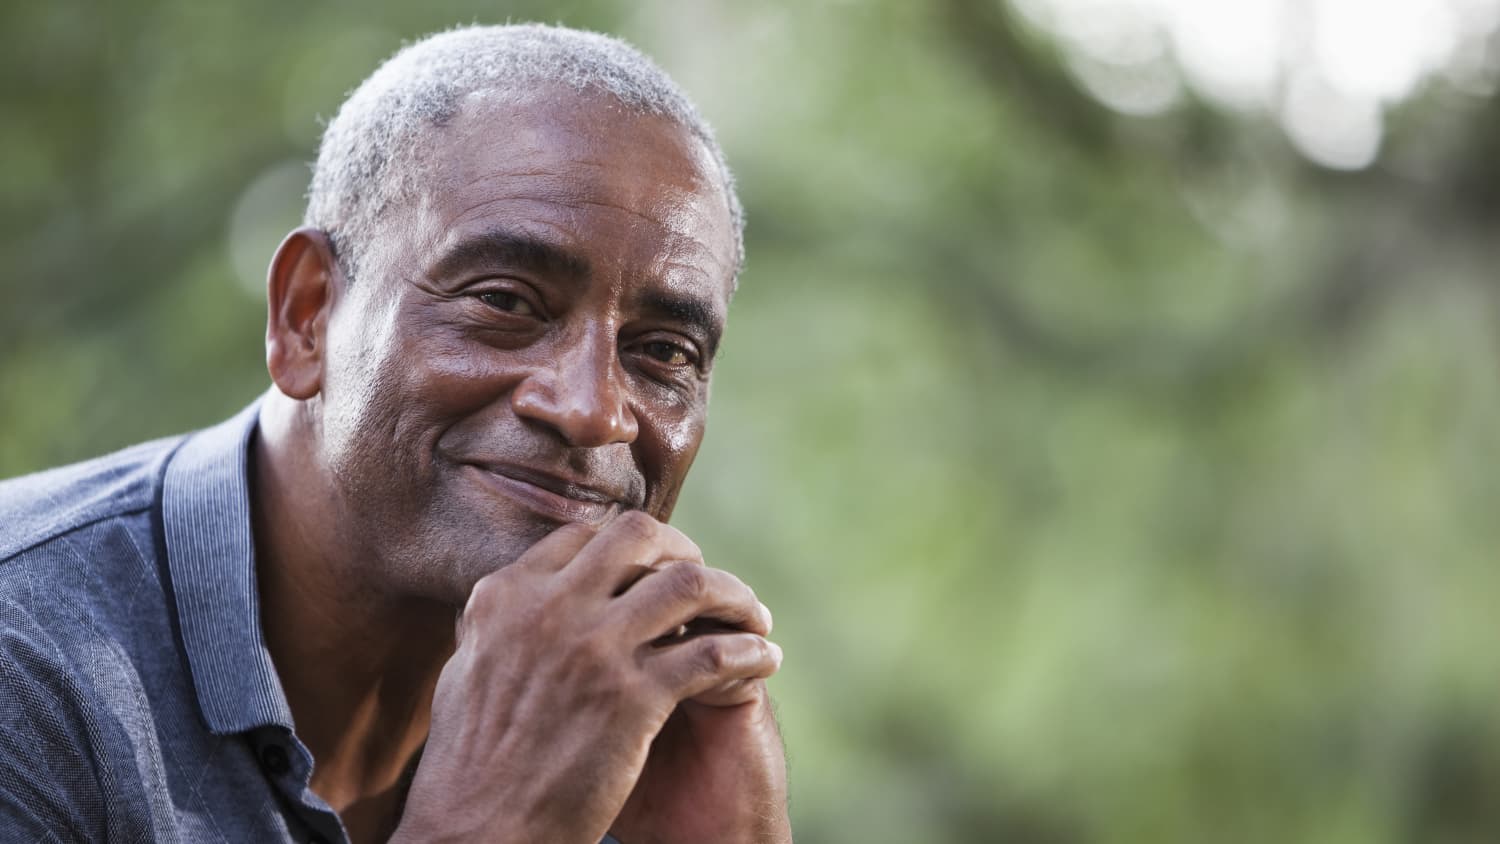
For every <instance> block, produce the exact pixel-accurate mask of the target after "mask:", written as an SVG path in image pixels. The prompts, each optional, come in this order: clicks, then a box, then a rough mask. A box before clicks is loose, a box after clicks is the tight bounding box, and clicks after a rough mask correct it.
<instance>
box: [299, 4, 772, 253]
mask: <svg viewBox="0 0 1500 844" xmlns="http://www.w3.org/2000/svg"><path fill="white" fill-rule="evenodd" d="M549 84H550V85H566V86H568V87H571V88H572V89H574V90H576V91H579V92H583V91H586V90H591V91H596V92H600V93H604V94H607V95H609V96H611V97H613V98H614V99H616V100H618V101H619V102H620V103H621V104H622V105H624V106H625V107H626V108H629V109H631V110H633V111H636V112H638V113H640V114H648V115H657V116H662V117H666V118H668V119H670V120H672V121H674V122H676V123H677V124H679V125H681V126H682V127H683V128H684V129H687V130H688V131H689V132H691V133H692V134H693V135H694V136H695V137H697V138H698V139H699V140H700V141H702V142H703V144H704V146H705V147H707V148H708V151H709V154H710V155H711V156H712V157H713V161H714V164H715V165H716V167H717V169H718V171H719V173H718V175H719V177H720V179H721V180H722V182H723V185H724V191H725V193H726V195H727V196H728V197H729V213H730V216H731V218H732V220H733V224H734V232H735V263H734V272H735V274H736V275H738V274H739V269H740V267H741V266H743V264H744V259H745V241H744V228H745V223H744V211H743V209H742V207H741V206H740V200H739V196H738V194H737V193H736V191H735V187H734V176H733V174H732V173H731V172H730V170H729V164H728V162H726V161H725V159H724V151H723V150H722V149H720V148H719V144H718V142H717V141H716V140H715V139H714V133H713V129H712V128H710V127H709V125H708V122H707V121H705V120H704V119H703V117H702V115H700V114H699V113H698V109H697V108H696V107H695V106H694V105H693V103H692V101H691V100H689V99H688V98H687V95H686V94H684V93H683V92H682V90H681V89H680V88H678V87H677V84H676V83H675V82H673V81H672V79H671V78H670V77H668V76H667V74H666V73H665V72H664V71H663V70H662V69H661V68H660V67H657V66H656V64H655V63H654V62H652V61H651V59H649V58H647V57H646V56H645V55H644V54H643V53H641V52H640V51H639V50H637V49H635V48H634V47H632V46H630V45H629V44H627V43H625V42H624V41H621V40H620V39H618V38H613V37H610V36H607V35H600V34H598V33H594V32H583V31H580V30H576V29H565V28H563V27H555V26H544V25H540V24H517V25H507V26H467V27H459V28H457V29H451V30H448V31H447V32H440V33H437V34H434V35H429V36H427V37H426V38H423V39H421V40H419V41H417V42H415V43H412V44H409V45H407V46H405V47H403V48H402V49H401V50H400V51H398V52H397V53H396V54H395V55H394V56H392V57H391V58H389V59H387V60H386V62H385V63H384V64H382V65H381V66H380V67H379V68H377V69H376V70H375V72H374V73H372V74H370V76H369V77H368V78H367V79H365V81H364V82H362V83H360V85H359V87H358V88H356V89H354V92H353V93H351V94H350V95H349V98H348V99H346V100H345V101H344V104H343V105H342V106H340V107H339V111H338V114H337V115H336V116H335V117H334V118H333V120H332V121H330V122H329V124H328V127H327V129H325V130H324V132H323V143H322V145H321V146H320V148H319V149H318V161H317V164H316V165H314V167H313V177H312V186H311V187H310V188H309V189H308V193H307V213H306V215H305V216H304V220H303V222H305V223H306V224H307V225H309V226H316V227H317V228H320V229H322V230H323V231H325V232H327V233H328V236H329V238H330V240H332V242H333V244H334V251H335V253H336V254H337V255H338V256H339V262H340V265H341V266H342V267H343V269H344V271H345V272H346V273H347V274H348V275H350V276H351V278H357V277H358V276H359V273H360V270H361V269H362V266H361V264H362V261H363V259H364V255H365V252H366V250H367V249H368V248H369V244H370V243H371V240H372V238H373V237H374V233H375V227H376V224H377V222H378V221H379V219H380V217H381V215H382V214H383V213H384V212H385V211H386V210H387V209H389V208H390V207H391V206H392V205H394V204H396V203H397V202H399V201H400V200H402V199H405V198H407V197H409V196H410V195H411V194H412V192H413V191H414V189H415V188H416V186H417V184H418V182H419V175H420V169H421V167H420V165H421V162H422V158H421V155H420V153H421V151H422V150H423V149H424V148H425V147H426V144H425V141H426V135H427V133H428V132H429V131H431V130H432V129H433V128H435V127H441V126H443V125H445V124H446V123H447V122H448V121H449V120H451V119H453V117H455V116H456V115H457V113H458V111H459V108H460V105H461V103H462V101H463V98H464V97H466V96H468V95H469V94H472V93H475V92H479V91H491V90H495V91H517V92H520V91H524V90H525V89H527V88H529V87H535V86H540V85H549Z"/></svg>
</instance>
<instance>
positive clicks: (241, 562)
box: [161, 400, 292, 735]
mask: <svg viewBox="0 0 1500 844" xmlns="http://www.w3.org/2000/svg"><path fill="white" fill-rule="evenodd" d="M259 416H260V401H259V400H257V401H256V402H255V403H253V404H251V405H250V406H249V407H247V408H245V409H244V410H242V411H240V413H238V414H237V415H235V416H234V417H233V418H231V419H229V420H228V421H226V422H223V423H220V424H219V425H216V426H214V427H212V428H209V429H207V430H204V431H200V432H198V433H196V434H193V435H191V436H189V437H188V438H187V440H186V441H185V442H184V443H183V444H182V446H181V447H180V448H179V449H178V450H177V453H176V454H174V455H173V456H172V458H171V462H170V463H169V464H168V465H167V471H166V477H165V479H164V480H163V482H162V504H161V506H162V525H163V528H164V534H165V538H166V546H167V565H168V570H169V571H170V572H171V578H172V590H173V593H174V595H175V597H176V604H177V620H178V624H179V627H180V628H181V630H182V643H183V647H184V649H185V650H186V652H187V661H188V666H189V668H190V670H191V672H192V676H193V687H194V689H196V690H197V693H198V706H199V708H200V709H201V710H202V711H203V718H204V721H206V722H207V724H208V728H209V730H211V731H212V732H214V733H216V734H220V735H223V734H228V733H239V732H244V731H247V730H251V729H254V728H257V727H264V726H269V725H280V726H283V727H286V728H287V729H291V726H292V714H291V709H290V707H289V706H288V705H287V701H286V694H285V692H283V691H282V688H281V681H280V680H279V679H278V678H277V676H276V668H275V666H274V665H273V664H272V662H271V654H270V652H269V651H267V650H266V643H265V637H264V636H263V635H262V631H261V625H260V602H259V596H258V594H257V588H256V579H255V542H254V531H253V529H252V526H251V521H250V479H249V470H250V443H251V439H252V438H253V436H254V434H255V430H256V424H257V421H258V419H259Z"/></svg>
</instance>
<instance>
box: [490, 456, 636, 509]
mask: <svg viewBox="0 0 1500 844" xmlns="http://www.w3.org/2000/svg"><path fill="white" fill-rule="evenodd" d="M464 468H466V469H471V470H473V473H474V474H475V475H476V476H477V478H478V480H479V482H480V483H481V484H483V485H484V486H485V487H487V488H488V489H489V490H491V491H492V492H495V493H498V494H499V495H500V496H501V497H503V498H507V499H510V500H511V501H513V502H515V503H517V504H520V505H521V506H523V507H525V508H526V509H528V510H530V511H532V512H533V513H535V514H537V515H539V516H542V517H543V518H546V519H550V520H552V521H556V522H562V523H567V522H583V523H586V524H601V523H603V522H604V521H605V519H607V518H609V517H610V516H612V515H614V514H615V513H616V512H618V511H619V510H620V509H621V508H622V507H623V506H624V503H623V502H622V501H620V499H618V498H616V497H614V496H612V495H610V494H609V493H608V492H605V491H604V490H601V489H597V488H595V487H591V486H586V485H584V484H580V483H578V482H576V481H573V480H569V479H567V478H564V477H561V476H559V475H554V474H551V473H549V472H544V471H539V470H536V469H531V468H528V467H524V466H511V465H507V464H484V465H481V464H478V463H466V464H464Z"/></svg>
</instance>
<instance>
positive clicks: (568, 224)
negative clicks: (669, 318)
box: [398, 89, 735, 296]
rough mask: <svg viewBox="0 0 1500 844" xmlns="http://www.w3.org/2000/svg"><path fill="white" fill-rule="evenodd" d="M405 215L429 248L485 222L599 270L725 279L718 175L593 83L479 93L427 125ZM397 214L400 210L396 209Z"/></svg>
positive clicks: (650, 119) (729, 228) (664, 128)
mask: <svg viewBox="0 0 1500 844" xmlns="http://www.w3.org/2000/svg"><path fill="white" fill-rule="evenodd" d="M426 140H427V148H426V149H425V150H424V151H423V152H422V153H421V171H422V172H421V177H420V179H419V185H418V188H417V191H416V196H415V197H414V200H415V201H414V204H413V206H412V208H411V210H412V212H413V214H412V215H411V216H408V217H407V219H406V223H407V224H408V225H409V226H410V229H409V231H408V232H407V233H408V234H415V235H418V236H419V237H420V239H421V240H422V241H423V243H422V245H423V246H425V247H427V248H428V249H429V250H430V251H431V252H433V253H437V252H441V251H442V249H443V247H444V245H445V244H452V243H454V242H457V241H460V240H463V239H466V238H470V237H473V236H475V235H478V234H483V233H485V232H487V231H490V230H494V229H496V228H499V229H502V230H505V231H509V232H520V233H523V234H525V235H526V236H528V237H531V238H535V239H538V240H543V241H547V242H551V243H555V244H556V245H558V246H559V247H560V248H562V249H564V250H565V251H567V252H569V253H571V254H576V255H579V256H581V257H582V258H584V259H585V260H586V262H587V263H588V264H589V265H590V266H591V267H593V268H595V269H597V270H599V271H600V272H609V271H611V270H613V271H616V272H627V273H632V274H635V275H637V276H640V275H643V274H649V275H650V276H652V277H659V278H661V279H663V280H664V281H668V282H670V283H674V284H681V283H687V282H690V281H691V282H693V283H696V284H699V285H708V286H712V287H714V288H716V289H718V288H722V289H723V290H724V291H726V296H727V291H728V290H729V288H730V286H731V285H732V283H733V274H734V260H735V252H734V249H735V247H734V230H733V225H734V224H733V221H732V219H731V215H730V212H729V199H728V196H727V193H726V186H725V185H724V181H723V178H722V175H721V174H720V173H719V172H718V169H717V167H716V166H715V164H714V160H713V158H712V157H711V156H710V154H709V152H708V150H707V148H706V147H705V146H704V144H703V143H702V142H701V141H700V140H699V139H698V138H696V137H695V136H694V135H692V134H691V133H690V132H689V131H688V130H686V129H684V128H683V127H681V126H680V125H678V124H676V123H675V122H672V121H671V120H669V119H667V118H664V117H658V116H654V115H642V114H639V113H636V112H634V111H631V110H629V109H627V108H625V107H624V106H622V105H621V104H619V103H618V102H616V101H615V100H613V99H612V98H609V97H607V96H603V95H592V94H587V93H579V92H576V91H572V90H569V89H563V90H562V91H557V90H552V91H538V92H533V93H531V94H528V95H527V96H525V97H517V96H514V95H501V94H496V93H493V92H491V93H488V94H486V93H481V94H478V95H471V96H470V97H468V98H466V99H465V101H464V103H463V106H462V108H461V109H460V111H459V113H458V114H457V115H456V116H455V117H454V118H453V119H452V120H450V121H449V122H448V123H447V124H446V125H444V126H442V127H439V128H435V129H434V130H432V131H431V132H430V133H429V134H428V135H427V138H426ZM398 216H400V215H398Z"/></svg>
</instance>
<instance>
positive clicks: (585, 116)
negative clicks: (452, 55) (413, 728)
mask: <svg viewBox="0 0 1500 844" xmlns="http://www.w3.org/2000/svg"><path fill="white" fill-rule="evenodd" d="M547 100H548V98H547V97H542V96H538V97H536V98H534V99H532V100H529V101H527V102H522V103H516V102H514V101H500V100H498V99H497V98H488V99H474V98H471V99H470V101H468V102H466V103H465V106H464V108H463V110H462V111H461V113H460V114H459V115H458V116H457V117H455V118H454V120H453V121H452V122H450V123H449V124H448V125H447V126H446V127H444V128H442V129H439V130H433V132H432V134H431V135H430V136H429V137H430V138H431V147H430V148H429V150H428V151H427V153H426V155H427V156H428V163H429V170H428V171H427V173H428V175H426V176H424V179H423V185H424V187H423V189H422V191H421V192H420V196H419V197H418V199H417V200H416V201H415V202H413V203H411V204H410V205H408V206H406V207H401V208H396V209H392V210H391V211H389V212H387V214H386V216H385V218H384V220H383V223H382V225H381V229H380V230H381V235H380V237H378V238H377V241H376V242H375V243H373V244H371V245H370V248H369V250H368V251H367V253H366V259H365V261H364V262H363V269H362V271H361V277H359V278H356V279H353V280H351V281H350V282H349V283H348V284H347V285H345V286H344V287H343V288H342V290H341V292H339V293H338V294H337V295H338V297H339V298H338V299H337V300H336V301H335V303H334V306H333V309H332V311H331V314H330V317H329V324H328V331H327V348H326V350H325V361H326V364H325V370H324V376H323V384H322V390H321V398H320V402H321V424H322V426H323V428H322V437H321V441H320V447H321V449H322V452H323V458H324V459H325V461H326V463H327V465H328V467H329V469H330V470H331V472H332V474H333V477H334V480H335V486H336V489H338V491H339V496H340V499H341V500H340V501H339V502H338V503H337V507H338V510H339V511H340V513H341V520H342V521H343V523H344V524H343V525H342V527H343V528H344V530H343V534H344V537H345V539H346V541H348V542H350V543H352V544H353V546H354V547H356V548H359V549H360V550H361V551H362V552H363V554H364V555H367V556H372V557H374V558H375V559H374V560H372V564H373V565H372V566H371V569H370V574H371V576H372V582H369V583H367V584H365V585H366V586H367V587H369V588H374V589H376V590H378V591H387V590H390V591H394V592H397V593H401V594H408V595H421V596H424V597H429V598H436V599H440V600H446V601H451V602H453V603H461V602H462V601H463V600H464V599H465V597H466V596H467V594H468V591H469V589H470V588H471V587H472V586H473V584H474V582H475V581H476V580H478V579H479V578H480V577H482V576H483V575H485V574H487V573H489V572H490V571H493V570H495V569H497V568H499V567H501V566H503V565H506V564H508V563H510V562H511V561H513V560H514V559H515V558H516V557H517V556H519V555H520V554H521V553H522V552H523V551H525V550H526V549H527V548H529V547H530V546H531V545H532V544H533V543H535V542H536V541H537V540H539V539H541V538H542V537H543V536H545V535H546V534H547V533H548V532H549V531H551V530H553V529H554V528H556V527H558V526H559V525H562V524H565V523H568V522H575V521H576V522H585V523H594V524H597V523H601V522H603V521H605V520H607V519H608V518H609V517H610V516H612V515H613V514H614V513H616V512H618V511H620V510H622V509H629V508H638V509H643V510H645V511H646V512H648V513H650V514H651V515H653V516H656V517H657V518H660V519H666V518H667V517H668V516H669V515H670V514H671V511H672V507H673V504H674V502H675V501H676V498H677V494H678V491H679V490H680V488H681V486H682V482H683V479H684V477H685V476H686V474H687V470H688V467H689V465H690V464H691V463H692V460H693V456H694V454H695V453H696V452H697V449H698V444H699V442H700V440H701V439H702V436H703V427H704V419H705V414H706V411H707V403H708V382H709V372H710V369H711V366H712V363H713V357H714V352H715V349H716V347H717V344H718V340H719V336H720V333H721V332H722V330H723V326H724V319H725V313H726V310H727V308H728V304H729V296H730V289H731V284H732V276H733V271H734V268H733V262H734V257H735V252H734V250H735V243H734V231H733V227H732V223H731V219H730V215H729V210H728V200H727V198H726V196H725V193H724V186H723V185H722V183H721V182H720V180H719V178H718V177H717V176H716V175H715V170H714V169H713V166H712V163H711V159H710V158H709V157H708V153H707V151H706V150H705V149H704V147H703V145H702V144H701V143H700V142H699V141H697V140H696V139H695V138H693V137H692V136H691V135H690V134H688V133H687V132H686V131H684V130H683V129H681V128H680V127H678V126H676V125H674V124H672V123H670V122H667V121H665V120H663V119H660V118H654V117H642V116H639V115H635V114H630V113H627V112H626V111H625V110H624V109H623V108H621V107H619V106H618V105H617V104H615V103H614V102H613V101H611V100H608V99H603V98H594V97H588V98H580V97H579V96H578V95H577V94H574V93H572V92H559V93H558V96H555V97H552V98H551V100H552V102H547ZM377 578H378V580H377Z"/></svg>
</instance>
